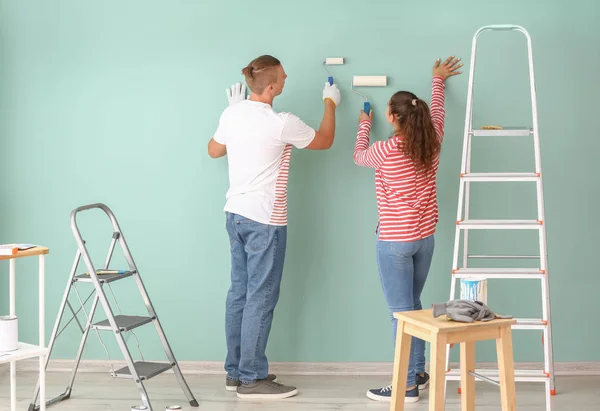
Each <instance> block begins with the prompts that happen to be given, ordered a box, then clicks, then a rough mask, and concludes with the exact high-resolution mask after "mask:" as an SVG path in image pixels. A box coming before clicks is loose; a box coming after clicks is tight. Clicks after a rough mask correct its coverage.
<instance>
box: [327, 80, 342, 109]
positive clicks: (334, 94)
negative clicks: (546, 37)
mask: <svg viewBox="0 0 600 411" xmlns="http://www.w3.org/2000/svg"><path fill="white" fill-rule="evenodd" d="M327 99H331V101H333V104H335V106H336V107H337V106H339V105H340V101H341V100H342V93H340V90H339V89H338V88H337V85H336V84H334V85H329V83H325V88H324V89H323V101H325V100H327Z"/></svg>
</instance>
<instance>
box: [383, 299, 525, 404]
mask: <svg viewBox="0 0 600 411" xmlns="http://www.w3.org/2000/svg"><path fill="white" fill-rule="evenodd" d="M394 317H395V318H396V319H397V320H398V332H397V334H396V352H395V355H394V379H393V382H392V404H391V406H390V410H392V411H403V410H404V395H405V392H406V379H407V374H408V361H409V357H410V345H411V337H417V338H420V339H422V340H424V341H428V342H429V343H430V344H431V358H430V371H429V374H430V378H431V382H430V387H429V410H430V411H441V410H443V409H444V405H445V404H444V403H445V392H444V391H445V380H446V369H445V368H446V345H447V344H457V343H460V371H461V379H460V382H461V402H462V410H463V411H472V410H474V409H475V377H474V376H473V375H471V374H470V373H469V372H475V342H476V341H483V340H496V349H497V352H498V371H499V376H500V396H501V400H502V411H513V410H516V407H517V406H516V399H515V375H514V360H513V349H512V330H511V325H513V324H516V320H514V319H496V320H492V321H487V322H481V321H476V322H474V323H462V322H455V321H449V320H448V319H447V318H446V316H441V317H438V318H433V310H432V309H429V310H419V311H407V312H400V313H394Z"/></svg>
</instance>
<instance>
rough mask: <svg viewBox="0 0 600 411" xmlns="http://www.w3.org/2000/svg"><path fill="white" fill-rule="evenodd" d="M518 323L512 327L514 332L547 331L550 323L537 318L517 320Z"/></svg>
mask: <svg viewBox="0 0 600 411" xmlns="http://www.w3.org/2000/svg"><path fill="white" fill-rule="evenodd" d="M516 320H517V323H516V324H515V325H513V326H512V329H513V330H545V329H546V328H548V321H544V320H540V319H537V318H516Z"/></svg>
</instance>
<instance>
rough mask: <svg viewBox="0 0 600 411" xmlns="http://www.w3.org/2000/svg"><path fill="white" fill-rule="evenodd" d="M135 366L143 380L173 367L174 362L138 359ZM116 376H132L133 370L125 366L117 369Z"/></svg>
mask: <svg viewBox="0 0 600 411" xmlns="http://www.w3.org/2000/svg"><path fill="white" fill-rule="evenodd" d="M133 366H134V367H135V371H136V372H137V374H138V375H139V377H140V378H141V379H142V380H149V379H150V378H152V377H156V376H157V375H159V374H162V373H163V372H165V371H169V370H170V369H171V368H173V365H172V364H168V363H160V362H148V361H136V362H134V363H133ZM114 376H115V377H117V378H131V371H129V367H127V366H125V367H123V368H120V369H118V370H117V371H115V375H114Z"/></svg>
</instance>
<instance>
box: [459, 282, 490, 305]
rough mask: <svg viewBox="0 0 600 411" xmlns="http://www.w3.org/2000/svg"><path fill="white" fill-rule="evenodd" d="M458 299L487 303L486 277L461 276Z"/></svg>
mask: <svg viewBox="0 0 600 411" xmlns="http://www.w3.org/2000/svg"><path fill="white" fill-rule="evenodd" d="M460 299H461V300H471V301H481V302H482V303H484V304H486V305H487V279H479V278H461V280H460Z"/></svg>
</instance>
